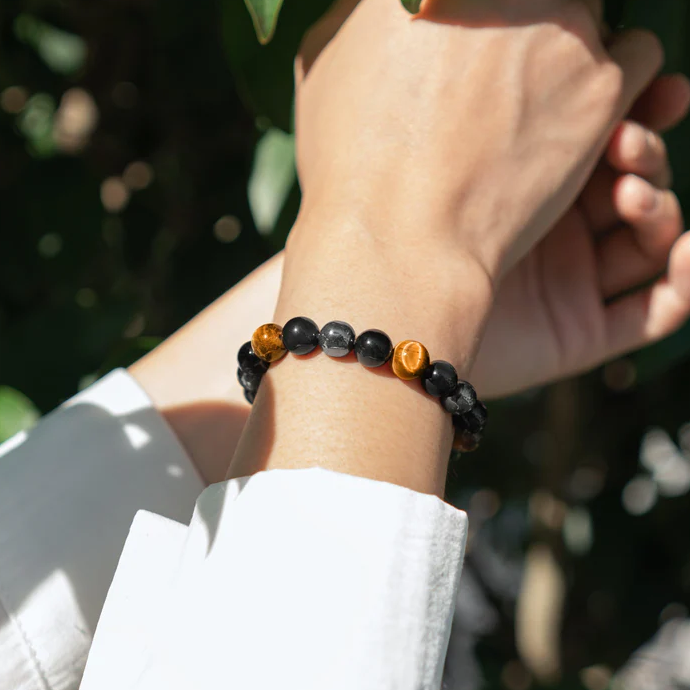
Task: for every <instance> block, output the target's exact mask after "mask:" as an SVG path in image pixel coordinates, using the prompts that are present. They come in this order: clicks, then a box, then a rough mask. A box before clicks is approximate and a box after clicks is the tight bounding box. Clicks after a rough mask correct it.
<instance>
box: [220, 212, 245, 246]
mask: <svg viewBox="0 0 690 690" xmlns="http://www.w3.org/2000/svg"><path fill="white" fill-rule="evenodd" d="M240 232H242V223H241V222H240V219H239V218H237V217H235V216H223V217H222V218H219V219H218V220H217V221H216V224H215V225H214V226H213V234H214V236H215V238H216V239H217V240H218V241H219V242H222V243H223V244H228V243H230V242H234V241H235V240H236V239H237V238H238V237H239V236H240Z"/></svg>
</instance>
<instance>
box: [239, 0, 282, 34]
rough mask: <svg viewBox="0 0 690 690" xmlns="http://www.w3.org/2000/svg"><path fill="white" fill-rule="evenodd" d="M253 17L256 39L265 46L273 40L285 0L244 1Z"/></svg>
mask: <svg viewBox="0 0 690 690" xmlns="http://www.w3.org/2000/svg"><path fill="white" fill-rule="evenodd" d="M244 2H245V4H246V5H247V9H248V10H249V14H251V15H252V21H253V22H254V29H255V30H256V37H257V38H258V39H259V43H261V44H262V45H265V44H266V43H268V42H269V41H270V40H271V39H272V38H273V34H274V32H275V30H276V24H277V23H278V15H279V14H280V8H281V6H282V4H283V0H244Z"/></svg>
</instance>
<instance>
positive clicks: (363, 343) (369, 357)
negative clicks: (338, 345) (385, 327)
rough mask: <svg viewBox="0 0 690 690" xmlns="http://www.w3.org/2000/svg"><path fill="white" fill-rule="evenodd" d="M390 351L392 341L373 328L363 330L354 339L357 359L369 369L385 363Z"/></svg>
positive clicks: (391, 350)
mask: <svg viewBox="0 0 690 690" xmlns="http://www.w3.org/2000/svg"><path fill="white" fill-rule="evenodd" d="M392 352H393V343H392V342H391V339H390V338H389V337H388V336H387V335H386V334H385V333H384V332H383V331H377V330H375V329H371V330H368V331H364V333H361V334H360V335H359V337H358V338H357V340H356V341H355V355H357V361H358V362H359V363H360V364H361V365H362V366H365V367H367V368H369V369H373V368H375V367H380V366H382V365H383V364H385V363H386V362H387V361H388V360H389V359H390V357H391V353H392Z"/></svg>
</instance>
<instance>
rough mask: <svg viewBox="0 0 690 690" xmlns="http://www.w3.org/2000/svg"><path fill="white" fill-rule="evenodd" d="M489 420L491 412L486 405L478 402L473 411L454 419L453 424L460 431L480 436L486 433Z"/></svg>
mask: <svg viewBox="0 0 690 690" xmlns="http://www.w3.org/2000/svg"><path fill="white" fill-rule="evenodd" d="M488 419H489V411H488V410H487V409H486V405H485V404H484V403H483V402H481V401H480V400H477V402H476V403H475V404H474V406H473V407H472V409H471V410H470V411H469V412H465V414H462V415H459V416H457V417H453V424H455V428H456V429H457V430H458V431H469V432H470V433H472V434H480V433H482V432H483V431H484V427H485V426H486V422H487V420H488Z"/></svg>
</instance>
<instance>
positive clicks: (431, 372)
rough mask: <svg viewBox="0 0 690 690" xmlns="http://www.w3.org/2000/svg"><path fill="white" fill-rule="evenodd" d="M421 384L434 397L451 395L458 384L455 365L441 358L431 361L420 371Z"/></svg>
mask: <svg viewBox="0 0 690 690" xmlns="http://www.w3.org/2000/svg"><path fill="white" fill-rule="evenodd" d="M421 378H422V386H423V387H424V390H425V391H426V392H427V393H428V394H429V395H433V396H434V398H443V397H446V396H448V395H452V393H453V391H455V388H456V386H457V385H458V373H457V372H456V371H455V367H454V366H453V365H452V364H450V363H448V362H444V361H443V360H442V359H439V360H437V361H436V362H432V363H431V364H430V365H429V366H428V367H427V368H426V369H425V370H424V371H423V372H422V377H421Z"/></svg>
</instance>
